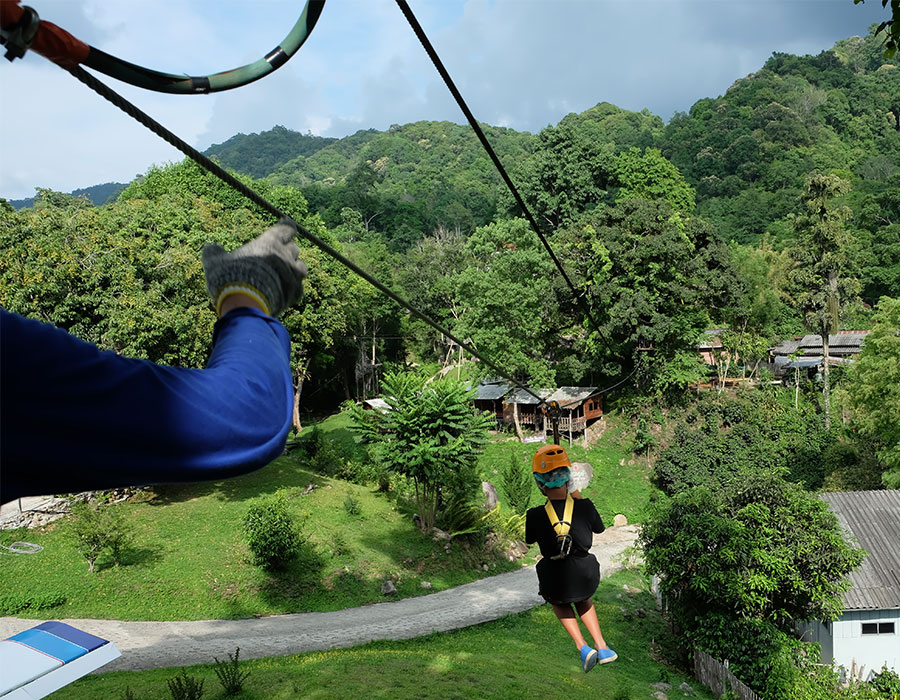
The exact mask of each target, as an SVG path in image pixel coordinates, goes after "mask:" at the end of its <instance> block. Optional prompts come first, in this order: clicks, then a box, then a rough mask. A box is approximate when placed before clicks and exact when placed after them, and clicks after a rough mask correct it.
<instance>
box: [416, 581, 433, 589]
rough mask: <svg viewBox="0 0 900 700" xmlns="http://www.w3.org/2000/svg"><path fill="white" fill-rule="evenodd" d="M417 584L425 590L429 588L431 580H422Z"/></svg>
mask: <svg viewBox="0 0 900 700" xmlns="http://www.w3.org/2000/svg"><path fill="white" fill-rule="evenodd" d="M419 585H421V586H422V588H424V589H426V590H431V582H430V581H422V583H421V584H419Z"/></svg>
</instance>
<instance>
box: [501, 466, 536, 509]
mask: <svg viewBox="0 0 900 700" xmlns="http://www.w3.org/2000/svg"><path fill="white" fill-rule="evenodd" d="M532 483H533V480H532V477H531V470H530V469H528V467H527V465H526V466H525V467H524V468H523V467H522V465H521V463H520V462H519V460H518V459H516V456H515V455H514V454H511V455H510V456H509V460H508V461H507V462H506V464H504V465H503V466H502V467H501V468H500V484H499V485H500V491H501V492H502V493H503V496H504V498H506V502H507V504H509V507H510V508H511V509H512V510H513V511H515V512H516V513H518V514H519V515H524V514H525V511H526V510H528V504H529V503H530V502H531V489H532Z"/></svg>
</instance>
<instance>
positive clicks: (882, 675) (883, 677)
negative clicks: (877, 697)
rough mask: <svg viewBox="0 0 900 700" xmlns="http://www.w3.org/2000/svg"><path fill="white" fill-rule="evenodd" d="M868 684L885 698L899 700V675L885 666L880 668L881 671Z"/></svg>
mask: <svg viewBox="0 0 900 700" xmlns="http://www.w3.org/2000/svg"><path fill="white" fill-rule="evenodd" d="M870 684H871V686H872V688H874V689H875V690H877V691H878V692H879V693H881V694H882V695H884V697H886V698H900V675H898V674H897V673H896V672H895V671H892V670H891V669H889V668H888V667H887V666H882V667H881V671H879V672H878V673H876V674H875V677H874V678H872V680H871V681H870Z"/></svg>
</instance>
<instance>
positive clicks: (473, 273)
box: [453, 219, 569, 386]
mask: <svg viewBox="0 0 900 700" xmlns="http://www.w3.org/2000/svg"><path fill="white" fill-rule="evenodd" d="M466 252H467V254H468V256H469V260H470V263H469V266H468V267H467V268H466V269H465V270H463V271H462V272H461V273H460V274H459V276H458V277H457V278H456V283H457V288H456V294H455V296H456V306H457V307H459V308H460V309H461V311H462V313H460V314H459V320H458V321H456V323H455V324H454V328H453V330H454V333H455V334H456V335H457V337H460V338H463V339H470V340H471V341H472V343H473V344H474V345H475V347H476V348H477V349H478V351H479V352H481V353H483V354H485V355H486V356H487V357H489V358H491V359H492V360H493V361H494V362H495V363H497V364H499V365H500V366H502V367H504V368H505V369H506V370H507V371H508V372H511V373H513V374H515V375H516V376H518V377H520V378H523V379H527V380H530V381H531V382H533V383H534V385H535V386H552V385H553V383H554V381H555V379H556V373H555V368H554V364H555V362H556V361H557V360H558V359H559V353H560V350H561V348H560V342H559V337H558V336H559V329H560V327H561V326H562V327H565V326H568V325H569V324H567V323H564V322H563V321H561V320H560V318H559V315H558V311H559V305H558V303H557V301H556V289H557V287H558V286H559V285H560V284H561V280H560V279H559V277H560V276H559V273H558V272H557V271H556V270H555V268H554V267H553V263H552V262H551V260H550V258H549V256H548V255H547V253H546V251H545V250H544V248H543V246H542V245H541V243H540V241H539V240H538V237H537V236H536V235H535V234H534V232H533V231H532V230H531V228H530V227H529V226H528V224H527V223H526V222H525V220H524V219H512V220H507V221H499V222H497V223H494V224H490V225H489V226H483V227H481V228H479V229H477V230H476V231H475V233H474V234H473V235H472V236H471V238H469V240H468V241H467V242H466Z"/></svg>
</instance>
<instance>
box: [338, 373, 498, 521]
mask: <svg viewBox="0 0 900 700" xmlns="http://www.w3.org/2000/svg"><path fill="white" fill-rule="evenodd" d="M382 389H383V391H384V399H385V401H386V402H387V403H388V409H387V410H385V411H383V412H382V411H365V410H363V409H362V408H361V407H359V406H353V407H352V408H351V409H350V410H351V415H352V417H353V419H354V422H355V426H354V429H355V430H357V431H358V432H359V433H360V435H361V436H362V439H363V440H364V442H366V443H367V444H368V445H369V446H370V450H371V454H372V457H373V458H374V459H375V461H376V462H377V463H378V464H379V465H381V466H382V467H383V468H385V469H386V470H387V471H389V472H392V473H394V474H400V475H402V476H404V477H407V478H408V479H409V480H411V481H412V483H413V485H414V487H415V494H416V509H417V511H418V514H419V517H420V526H421V528H422V532H429V531H430V530H431V528H432V527H433V526H434V523H435V518H436V516H437V513H438V508H439V506H440V504H441V502H442V501H446V502H448V503H450V502H452V501H454V500H455V501H459V500H461V499H468V500H470V499H471V498H473V496H474V495H475V494H476V493H477V492H478V488H479V485H480V478H479V476H478V472H477V470H476V467H477V460H478V455H479V453H480V451H481V448H482V446H483V445H484V443H485V442H486V441H487V437H488V432H487V431H488V427H489V426H490V425H491V420H490V418H489V417H488V416H487V415H486V414H483V413H479V412H477V411H475V410H474V409H473V407H472V402H471V397H472V391H471V390H470V389H467V388H466V387H465V386H464V385H463V384H461V383H459V382H456V381H453V380H452V379H442V380H439V381H434V382H430V383H429V382H428V380H426V379H425V378H423V377H421V376H417V375H415V374H412V373H397V374H388V375H386V376H385V377H384V380H383V383H382Z"/></svg>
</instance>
